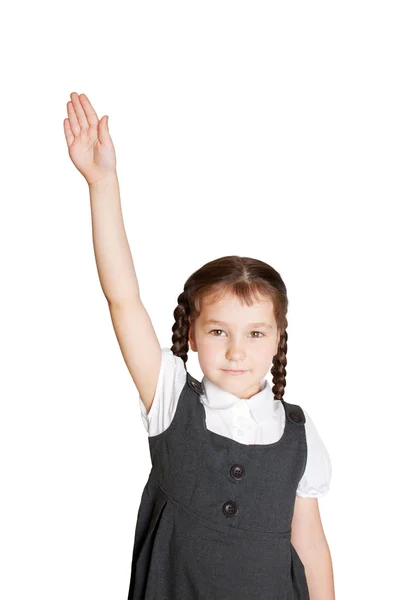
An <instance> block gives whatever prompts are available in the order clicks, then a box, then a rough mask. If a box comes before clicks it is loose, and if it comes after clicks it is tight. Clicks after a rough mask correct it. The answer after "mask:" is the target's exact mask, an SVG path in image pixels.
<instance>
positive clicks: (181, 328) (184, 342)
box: [170, 292, 189, 369]
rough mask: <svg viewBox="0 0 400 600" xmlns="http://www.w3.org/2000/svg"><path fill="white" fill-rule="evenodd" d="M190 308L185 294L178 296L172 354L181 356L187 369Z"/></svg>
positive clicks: (173, 326)
mask: <svg viewBox="0 0 400 600" xmlns="http://www.w3.org/2000/svg"><path fill="white" fill-rule="evenodd" d="M188 315H189V306H188V303H187V299H186V294H185V292H182V293H181V294H179V296H178V306H177V307H176V308H175V310H174V317H175V323H174V324H173V325H172V331H173V334H172V346H171V348H170V350H172V354H175V356H180V357H181V359H182V360H183V363H184V365H185V369H186V362H187V359H188V352H189V318H188Z"/></svg>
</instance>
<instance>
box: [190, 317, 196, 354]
mask: <svg viewBox="0 0 400 600" xmlns="http://www.w3.org/2000/svg"><path fill="white" fill-rule="evenodd" d="M193 330H194V325H193V324H192V323H191V322H190V317H189V335H188V337H189V345H190V348H191V350H192V352H197V345H196V341H195V339H194V333H193Z"/></svg>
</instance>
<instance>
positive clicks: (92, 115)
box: [79, 94, 99, 126]
mask: <svg viewBox="0 0 400 600" xmlns="http://www.w3.org/2000/svg"><path fill="white" fill-rule="evenodd" d="M79 99H80V101H81V105H82V107H83V110H84V111H85V114H86V118H87V120H88V123H89V125H96V126H97V123H98V122H99V117H98V116H97V114H96V111H95V110H94V108H93V106H92V105H91V104H90V102H89V98H88V97H87V96H86V94H81V95H80V96H79Z"/></svg>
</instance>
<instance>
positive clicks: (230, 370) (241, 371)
mask: <svg viewBox="0 0 400 600" xmlns="http://www.w3.org/2000/svg"><path fill="white" fill-rule="evenodd" d="M223 371H224V372H225V373H230V374H231V375H241V374H242V373H247V371H243V370H240V371H238V370H233V369H223Z"/></svg>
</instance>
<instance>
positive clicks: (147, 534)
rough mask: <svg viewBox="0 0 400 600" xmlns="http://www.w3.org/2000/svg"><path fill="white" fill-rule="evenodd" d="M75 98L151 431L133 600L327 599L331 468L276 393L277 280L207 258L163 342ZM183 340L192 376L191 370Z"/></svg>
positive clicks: (109, 268) (75, 121) (117, 321)
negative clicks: (324, 511)
mask: <svg viewBox="0 0 400 600" xmlns="http://www.w3.org/2000/svg"><path fill="white" fill-rule="evenodd" d="M71 100H72V102H71V101H70V102H68V103H67V111H68V118H67V119H65V120H64V132H65V137H66V140H67V144H68V150H69V155H70V158H71V160H72V161H73V163H74V165H75V166H76V168H77V169H78V170H79V171H80V172H81V173H82V175H83V176H84V177H85V179H86V181H87V183H88V184H89V191H90V202H91V212H92V224H93V242H94V249H95V256H96V264H97V268H98V273H99V277H100V282H101V286H102V289H103V292H104V294H105V296H106V298H107V300H108V304H109V308H110V313H111V318H112V322H113V326H114V329H115V333H116V335H117V338H118V342H119V344H120V347H121V351H122V353H123V357H124V360H125V362H126V364H127V367H128V369H129V371H130V373H131V375H132V378H133V380H134V383H135V385H136V387H137V389H138V391H139V394H140V408H141V415H142V419H143V423H144V425H145V427H146V430H147V431H148V434H149V438H148V440H149V447H150V454H151V461H152V468H151V472H150V474H149V478H148V481H147V483H146V485H145V487H144V490H143V493H142V496H141V503H140V507H139V511H138V517H137V524H136V531H135V539H134V547H133V558H132V569H131V578H130V586H129V595H128V600H134V599H135V600H139V599H140V600H143V599H147V600H150V599H151V600H206V599H207V600H208V599H212V600H239V599H240V600H247V599H250V598H254V599H256V598H257V599H260V600H261V599H263V600H294V599H298V600H306V599H310V598H311V600H332V599H333V598H334V585H333V573H332V562H331V557H330V552H329V547H328V544H327V541H326V538H325V535H324V531H323V528H322V524H321V520H320V515H319V509H318V498H319V497H321V496H323V495H325V494H326V493H327V491H328V489H329V484H330V479H331V464H330V460H329V456H328V453H327V451H326V449H325V447H324V445H323V443H322V441H321V439H320V437H319V435H318V433H317V431H316V429H315V427H314V425H313V423H312V421H311V419H310V417H309V415H308V414H307V413H306V411H305V410H303V409H302V408H301V407H300V406H299V405H297V404H290V403H289V402H286V401H285V400H284V399H283V396H284V391H285V384H286V353H287V339H288V334H287V326H288V323H287V319H286V314H287V310H288V299H287V295H286V287H285V284H284V282H283V281H282V279H281V277H280V275H279V273H278V272H277V271H276V270H275V269H273V268H272V267H271V266H269V265H268V264H266V263H264V262H262V261H260V260H256V259H252V258H247V257H239V256H225V257H222V258H219V259H216V260H213V261H211V262H209V263H207V264H205V265H204V266H203V267H201V268H200V269H198V270H197V271H195V272H194V273H192V274H191V275H190V277H189V278H188V279H187V281H186V283H185V284H184V287H183V292H182V293H181V294H180V295H179V296H178V305H177V307H176V309H175V311H174V317H175V323H174V325H173V327H172V331H173V335H172V347H171V348H170V349H168V348H162V349H161V348H160V345H159V342H158V339H157V337H156V334H155V332H154V330H153V327H152V324H151V321H150V319H149V316H148V314H147V312H146V309H145V308H144V306H143V304H142V302H141V299H140V294H139V286H138V282H137V279H136V274H135V269H134V266H133V262H132V258H131V255H130V251H129V245H128V241H127V238H126V235H125V230H124V225H123V219H122V212H121V205H120V197H119V186H118V179H117V173H116V156H115V150H114V146H113V143H112V140H111V137H110V134H109V130H108V118H107V119H106V118H105V117H103V118H102V119H101V120H100V121H99V119H98V117H97V115H96V113H95V111H94V109H93V107H92V106H91V104H90V102H89V100H88V98H87V96H85V95H84V94H81V95H80V96H78V94H76V93H72V94H71ZM189 345H190V348H191V349H192V351H193V352H197V353H198V359H199V363H200V367H201V370H202V372H203V373H204V377H203V378H202V380H201V381H198V380H196V379H195V378H194V377H192V376H191V375H190V373H188V372H187V370H186V362H187V359H188V351H189ZM271 365H272V368H271V374H272V380H273V386H272V388H271V386H270V385H269V383H268V381H267V379H266V375H267V373H268V372H269V370H270V367H271Z"/></svg>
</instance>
